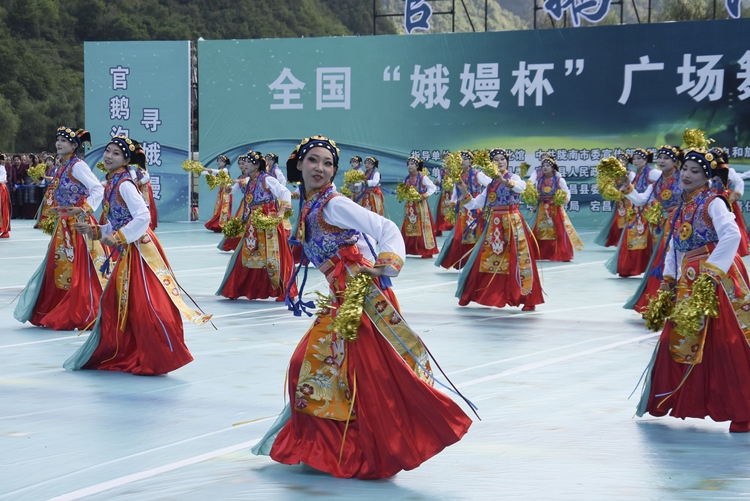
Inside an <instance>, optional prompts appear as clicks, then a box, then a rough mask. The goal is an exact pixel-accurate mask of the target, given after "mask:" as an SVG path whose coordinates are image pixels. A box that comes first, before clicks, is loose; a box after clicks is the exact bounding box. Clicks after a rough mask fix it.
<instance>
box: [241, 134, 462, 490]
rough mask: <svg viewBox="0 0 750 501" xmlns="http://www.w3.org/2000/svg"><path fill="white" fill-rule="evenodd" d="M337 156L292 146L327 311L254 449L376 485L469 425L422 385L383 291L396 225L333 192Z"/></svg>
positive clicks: (422, 372) (423, 371)
mask: <svg viewBox="0 0 750 501" xmlns="http://www.w3.org/2000/svg"><path fill="white" fill-rule="evenodd" d="M338 157H339V152H338V148H336V144H335V143H334V142H333V141H331V140H329V139H328V138H325V137H323V136H313V137H312V138H307V139H304V140H303V141H302V143H301V144H300V147H299V162H298V164H297V165H298V168H299V170H300V172H301V177H302V180H303V184H302V185H301V188H302V190H301V196H302V204H301V205H302V207H301V210H300V220H299V226H300V228H299V235H300V240H301V242H302V247H303V250H304V257H303V260H309V261H310V262H311V263H312V264H313V265H315V266H316V267H317V268H318V270H320V271H321V272H322V273H323V274H324V275H325V277H326V280H327V281H328V284H329V286H330V291H331V296H330V297H329V298H327V299H326V302H329V305H330V306H328V305H326V306H325V307H324V308H323V309H322V311H320V313H319V315H318V317H317V318H316V320H315V322H314V323H313V325H312V327H311V328H310V329H309V330H308V332H307V334H305V336H304V337H303V339H302V341H301V342H300V343H299V345H298V346H297V348H296V349H295V351H294V354H293V355H292V359H291V362H290V364H289V370H288V384H287V390H286V391H287V392H288V396H289V402H290V403H289V404H288V405H287V407H286V408H285V410H284V411H283V412H282V414H281V416H279V419H278V420H277V421H276V423H274V425H273V426H272V427H271V429H270V430H269V431H268V433H267V434H266V436H265V437H263V438H262V439H261V441H260V442H259V443H258V445H256V446H255V447H254V448H253V452H254V453H255V454H263V455H270V456H271V458H272V459H274V460H275V461H278V462H280V463H284V464H298V463H305V464H307V465H309V466H311V467H313V468H315V469H318V470H321V471H325V472H327V473H330V474H331V475H333V476H335V477H340V478H352V477H354V478H359V479H379V478H387V477H391V476H393V475H395V474H396V473H398V472H399V471H401V470H411V469H413V468H416V467H417V466H419V465H420V464H422V463H423V462H424V461H426V460H427V459H429V458H430V457H432V456H434V455H435V454H437V453H439V452H440V451H441V450H443V449H444V448H445V447H447V446H449V445H451V444H453V443H455V442H457V441H458V440H460V439H461V437H462V436H463V435H464V434H465V433H466V431H467V430H468V428H469V426H470V425H471V420H470V419H469V417H468V416H467V415H466V414H464V412H463V411H462V410H461V409H460V408H459V407H458V405H456V404H455V403H454V402H453V401H452V400H451V399H450V398H449V397H448V396H447V395H445V394H444V393H442V392H440V391H437V390H435V389H434V388H433V387H432V385H431V383H432V381H433V380H432V378H431V375H430V374H429V372H428V371H429V364H428V363H427V360H428V358H427V357H428V354H427V352H426V349H425V347H424V345H423V344H422V342H421V340H420V339H419V337H418V336H417V335H416V334H415V333H414V331H412V330H411V329H410V328H409V326H408V325H407V324H406V322H405V321H404V319H403V317H402V316H401V313H400V311H399V306H398V302H397V301H396V297H395V295H394V294H393V291H392V289H391V288H390V287H387V285H386V280H385V279H386V277H393V276H396V275H397V274H398V273H399V271H400V269H401V266H402V265H403V262H404V261H403V260H404V243H403V240H402V239H401V236H400V233H399V230H398V227H397V226H396V225H395V224H394V223H393V222H392V221H390V220H388V219H385V218H384V217H382V216H379V215H377V214H375V213H373V212H371V211H368V210H366V209H364V208H362V207H360V206H358V205H357V204H356V203H354V202H353V201H351V200H350V199H348V198H347V197H345V196H343V195H341V194H338V193H336V192H335V191H334V190H333V187H332V185H331V181H332V180H333V178H334V176H335V175H336V171H337V168H338ZM288 174H289V178H290V179H292V180H294V177H293V175H294V172H293V171H291V169H290V171H288ZM298 175H299V174H298ZM365 235H369V238H374V239H375V240H376V241H377V243H378V245H379V247H380V252H379V253H378V254H377V255H374V254H373V253H372V252H371V250H370V247H369V245H368V244H367V243H366V241H365V238H367V237H365ZM363 279H364V280H363ZM290 289H291V287H290ZM352 291H355V292H354V294H352ZM360 293H361V294H362V295H361V296H360V295H359V294H360ZM300 294H302V292H300ZM350 301H351V302H352V303H354V304H353V305H351V304H350ZM352 306H353V307H352ZM292 307H293V308H294V309H295V310H297V309H298V308H300V307H301V304H300V303H296V304H294V305H292Z"/></svg>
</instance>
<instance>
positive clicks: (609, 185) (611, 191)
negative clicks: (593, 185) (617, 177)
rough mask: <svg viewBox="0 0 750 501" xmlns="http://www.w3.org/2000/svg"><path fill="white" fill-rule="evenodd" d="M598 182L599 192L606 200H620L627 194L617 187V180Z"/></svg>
mask: <svg viewBox="0 0 750 501" xmlns="http://www.w3.org/2000/svg"><path fill="white" fill-rule="evenodd" d="M597 184H598V186H599V194H600V195H601V196H602V199H604V200H610V201H613V202H619V201H620V200H622V199H623V197H624V196H625V195H623V194H622V192H621V191H620V190H618V189H617V187H616V186H615V182H614V181H612V180H611V179H610V180H607V181H605V182H603V183H597Z"/></svg>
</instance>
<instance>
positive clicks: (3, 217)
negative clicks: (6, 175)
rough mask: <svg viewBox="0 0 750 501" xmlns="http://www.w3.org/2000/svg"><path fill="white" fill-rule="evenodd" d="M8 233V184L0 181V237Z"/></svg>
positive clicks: (6, 236) (6, 235)
mask: <svg viewBox="0 0 750 501" xmlns="http://www.w3.org/2000/svg"><path fill="white" fill-rule="evenodd" d="M9 234H10V191H9V190H8V185H7V184H5V183H0V238H8V236H9Z"/></svg>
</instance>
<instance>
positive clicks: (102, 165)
mask: <svg viewBox="0 0 750 501" xmlns="http://www.w3.org/2000/svg"><path fill="white" fill-rule="evenodd" d="M96 168H97V169H99V170H100V171H102V172H104V173H107V172H109V171H108V170H107V168H106V167H105V166H104V162H96Z"/></svg>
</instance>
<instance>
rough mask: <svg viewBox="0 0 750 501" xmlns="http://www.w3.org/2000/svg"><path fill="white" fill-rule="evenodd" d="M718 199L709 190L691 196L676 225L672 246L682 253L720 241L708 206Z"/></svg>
mask: <svg viewBox="0 0 750 501" xmlns="http://www.w3.org/2000/svg"><path fill="white" fill-rule="evenodd" d="M716 197H717V195H716V193H715V192H713V191H711V190H710V189H708V187H706V188H704V189H703V190H701V191H700V192H699V193H697V194H694V195H691V196H690V200H688V201H687V202H685V203H684V204H683V205H682V208H681V209H679V211H680V212H679V214H678V215H677V219H676V220H675V223H674V237H673V239H672V245H673V246H674V247H675V248H676V249H677V250H678V251H680V252H689V251H691V250H693V249H697V248H699V247H703V246H704V245H706V244H709V243H712V242H718V241H719V235H718V234H717V233H716V228H714V225H713V221H711V216H710V215H709V214H708V206H709V205H710V204H711V202H712V201H713V200H714V199H715V198H716Z"/></svg>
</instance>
